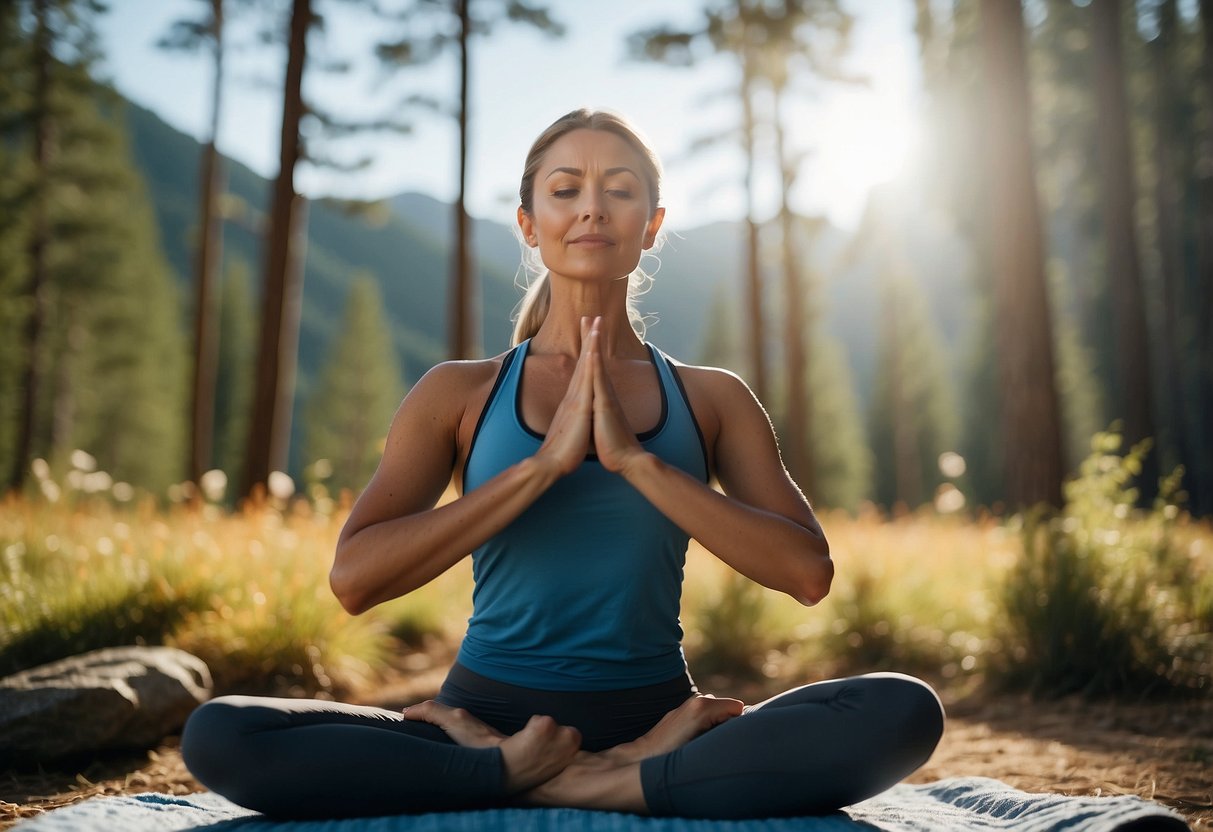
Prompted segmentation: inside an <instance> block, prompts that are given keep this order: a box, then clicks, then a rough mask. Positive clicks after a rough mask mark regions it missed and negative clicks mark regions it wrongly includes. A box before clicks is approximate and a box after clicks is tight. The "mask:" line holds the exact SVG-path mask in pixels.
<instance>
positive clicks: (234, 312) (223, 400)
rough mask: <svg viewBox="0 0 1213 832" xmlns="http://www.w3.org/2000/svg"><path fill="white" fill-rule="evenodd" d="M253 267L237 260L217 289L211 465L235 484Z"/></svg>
mask: <svg viewBox="0 0 1213 832" xmlns="http://www.w3.org/2000/svg"><path fill="white" fill-rule="evenodd" d="M255 325H256V321H254V320H253V289H252V267H251V266H250V265H249V263H248V262H247V261H245V260H241V259H236V260H234V261H232V262H231V263H230V265H228V267H227V270H226V272H225V274H224V276H223V284H222V286H221V288H220V291H219V356H218V360H217V365H218V366H217V373H216V378H215V466H216V467H217V468H219V469H220V470H222V471H223V472H224V473H226V474H227V477H228V483H229V484H235V483H238V482H240V481H241V479H242V478H243V476H244V442H245V440H246V439H247V438H248V421H249V403H250V402H251V401H252V393H253V389H252V382H253V372H252V368H253V347H254V344H255V343H256V331H255Z"/></svg>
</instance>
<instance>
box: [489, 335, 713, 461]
mask: <svg viewBox="0 0 1213 832" xmlns="http://www.w3.org/2000/svg"><path fill="white" fill-rule="evenodd" d="M644 346H645V348H646V349H647V350H648V351H649V366H651V367H652V368H653V372H654V373H656V375H657V389H658V390H660V391H661V416H659V417H658V419H657V425H656V427H653V428H650V429H649V430H646V431H645V432H644V433H638V434H636V441H638V442H647V441H649V440H650V439H652V438H653V437H654V436H656V435H657V434H659V433H661V431H662V429H663V428H665V423H666V421H667V420H668V418H669V415H670V402H669V397H668V396H667V395H666V392H665V379H664V378H663V377H662V375H661V368H660V367H658V366H657V353H656V351H655V350H654V348H653V346H652V345H651V344H645V345H644ZM527 353H528V354H529V353H530V349H529V347H528V349H527ZM525 369H526V358H523V360H522V366H521V367H519V368H518V383H517V384H516V385H514V418H515V419H516V420H517V421H518V425H519V427H521V428H522V429H523V431H525V432H526V433H527V434H528V435H530V436H533V437H535V438H536V439H538V440H540V441H542V440H545V439H547V438H548V437H547V434H546V433H540V432H539V431H537V430H534V429H532V428H531V426H530V425H528V424H527V423H526V419H524V418H523V416H522V378H523V371H524V370H525ZM691 418H692V421H694V416H692V417H691ZM700 441H702V439H701V440H700ZM469 456H470V454H469ZM585 458H586V459H588V460H591V461H597V459H598V455H597V454H595V453H594V452H593V451H590V452H589V453H587V454H586V455H585Z"/></svg>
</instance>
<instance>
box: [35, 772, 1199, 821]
mask: <svg viewBox="0 0 1213 832" xmlns="http://www.w3.org/2000/svg"><path fill="white" fill-rule="evenodd" d="M13 828H14V830H15V832H111V830H120V831H121V832H179V831H180V830H206V831H207V832H861V830H868V831H869V832H870V831H871V830H879V832H953V831H954V830H955V832H960V831H961V830H964V831H965V832H969V830H1014V832H1046V830H1049V831H1050V832H1053V831H1054V830H1065V832H1179V831H1180V830H1186V829H1188V825H1187V824H1186V823H1185V822H1184V821H1183V819H1182V818H1180V817H1179V816H1178V815H1176V814H1175V813H1173V812H1171V811H1170V810H1168V809H1166V808H1165V807H1163V806H1161V805H1159V804H1157V803H1151V802H1150V801H1147V800H1143V799H1141V798H1139V797H1131V796H1123V797H1066V796H1064V795H1056V794H1028V793H1027V792H1021V791H1018V790H1016V789H1012V788H1011V787H1010V786H1008V785H1007V784H1005V783H1001V782H999V781H997V780H991V779H989V778H986V777H953V778H949V779H947V780H939V781H937V782H935V783H926V784H923V785H916V786H911V785H906V784H902V785H898V786H894V787H893V788H891V789H889V790H888V791H887V792H884V793H883V794H880V795H877V796H876V797H874V798H872V799H870V800H866V801H864V802H863V803H858V804H856V805H854V806H851V807H848V808H847V809H846V811H845V812H835V813H834V814H831V815H823V816H818V817H801V818H774V819H770V820H741V821H737V820H728V821H708V820H685V819H681V818H643V817H637V816H635V815H624V814H618V813H615V812H591V811H585V810H581V809H491V810H484V811H477V812H447V813H441V814H426V815H399V816H395V817H382V818H357V819H350V820H312V821H274V820H269V819H267V818H264V817H262V816H261V815H258V814H256V813H254V812H250V811H249V810H247V809H242V808H240V807H239V806H236V805H235V804H233V803H230V802H228V801H227V800H225V799H223V798H222V797H219V796H218V795H216V794H212V793H209V792H203V793H201V794H194V795H186V796H184V797H172V796H169V795H163V794H140V795H133V796H129V797H96V798H93V799H91V800H86V801H83V802H81V803H76V804H74V805H72V806H66V807H64V808H62V809H56V810H54V811H52V812H48V813H46V814H45V815H41V816H39V817H37V818H34V819H32V820H28V821H25V822H24V823H19V824H17V826H15V827H13Z"/></svg>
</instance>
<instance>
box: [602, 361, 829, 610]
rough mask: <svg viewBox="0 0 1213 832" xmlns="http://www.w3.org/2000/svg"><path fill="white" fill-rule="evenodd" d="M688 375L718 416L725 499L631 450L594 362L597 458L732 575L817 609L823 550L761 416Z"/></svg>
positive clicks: (735, 392) (708, 373) (714, 383)
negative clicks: (713, 556) (789, 596)
mask: <svg viewBox="0 0 1213 832" xmlns="http://www.w3.org/2000/svg"><path fill="white" fill-rule="evenodd" d="M687 370H689V371H691V372H685V371H687ZM692 374H693V375H694V386H695V389H696V390H697V391H699V392H700V393H701V394H702V395H703V396H704V397H705V398H706V400H707V401H709V402H710V403H711V406H712V408H713V409H714V412H715V415H716V417H717V422H718V429H717V430H716V431H715V443H714V448H715V458H716V474H717V479H718V480H719V481H720V484H721V486H722V487H723V489H724V491H725V493H724V494H721V493H719V492H717V491H715V490H713V489H712V488H710V487H708V486H707V485H706V484H704V483H702V482H700V481H699V480H697V479H695V478H694V477H691V476H689V475H687V474H686V473H685V472H683V471H682V470H680V469H678V468H675V467H673V466H670V465H667V464H666V463H664V462H663V461H662V460H660V459H658V458H657V457H656V456H654V455H653V454H650V453H648V452H646V451H644V449H643V448H642V447H641V446H640V445H639V444H638V443H636V441H635V438H634V436H632V435H631V434H630V433H629V432H628V431H627V428H626V422H624V421H623V417H622V414H621V411H620V408H619V405H618V400H617V399H616V398H615V395H614V391H613V390H612V389H611V388H610V379H609V377H608V376H607V374H606V371H605V367H604V365H603V364H602V362H601V360H599V361H597V362H596V373H595V382H596V387H595V422H594V426H595V438H596V442H597V445H598V455H599V459H600V460H602V461H603V464H604V465H605V466H607V467H608V468H610V469H611V470H615V471H617V472H618V473H620V474H621V475H622V476H623V477H624V478H625V479H627V481H628V482H629V483H631V484H632V485H633V486H634V487H635V488H636V489H637V490H638V491H640V493H642V494H643V495H644V496H645V497H646V498H647V499H648V500H649V502H651V503H652V504H653V505H654V506H656V507H657V509H658V510H659V511H661V512H662V513H663V514H664V515H666V516H667V517H669V518H670V519H671V520H672V521H674V522H675V523H677V524H678V526H679V527H680V528H682V529H683V530H684V531H685V532H687V533H688V534H690V535H691V536H692V537H694V538H695V539H696V540H698V541H699V542H700V543H701V544H703V546H704V547H705V548H706V549H707V550H708V551H710V552H712V553H713V554H714V555H716V556H717V557H719V558H720V559H721V560H723V561H724V562H725V563H727V564H729V565H730V566H731V567H733V568H734V569H736V570H737V571H738V572H740V573H742V574H743V575H745V576H746V577H748V578H751V579H752V580H754V581H757V582H758V583H760V584H762V585H763V586H766V587H769V588H771V589H775V590H779V591H781V592H786V593H787V594H788V595H791V596H792V597H793V598H795V599H796V600H798V601H800V602H801V603H802V604H815V603H817V602H818V601H820V600H821V599H822V598H824V597H825V595H826V593H828V592H829V589H830V582H831V580H832V579H833V575H834V564H833V562H832V561H831V560H830V554H829V551H830V550H829V544H828V543H827V542H826V538H825V534H824V533H823V532H822V529H821V525H820V524H819V523H818V522H817V518H816V517H815V516H814V514H813V510H812V508H810V506H809V504H808V502H807V501H806V500H805V498H804V495H803V494H802V493H801V492H800V489H799V488H797V487H796V484H795V483H794V482H793V481H792V480H791V478H790V477H789V476H788V474H787V471H786V470H785V469H784V467H783V463H782V462H781V461H780V458H779V450H778V447H777V445H776V442H775V435H774V432H773V430H772V429H771V423H770V420H769V419H768V418H767V415H766V412H765V411H764V410H763V409H762V406H761V405H760V404H759V403H758V401H757V399H755V398H754V396H753V394H752V393H751V392H750V390H749V388H748V387H746V385H745V384H744V383H743V382H742V381H741V380H740V379H738V378H737V377H736V376H734V375H732V374H730V373H726V372H724V371H719V370H709V369H701V368H684V377H685V376H689V375H692ZM621 425H622V427H621ZM604 446H608V447H604Z"/></svg>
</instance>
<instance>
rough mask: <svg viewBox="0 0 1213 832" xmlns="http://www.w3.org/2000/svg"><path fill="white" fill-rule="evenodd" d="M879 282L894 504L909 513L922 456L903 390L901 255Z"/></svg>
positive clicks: (916, 502)
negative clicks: (900, 313)
mask: <svg viewBox="0 0 1213 832" xmlns="http://www.w3.org/2000/svg"><path fill="white" fill-rule="evenodd" d="M889 245H895V246H898V247H900V245H901V243H900V241H897V242H894V240H893V239H890V241H889ZM884 271H885V273H884V279H883V280H882V281H881V283H882V288H881V295H882V298H881V309H882V312H883V315H882V317H883V318H884V335H885V338H886V339H888V340H887V343H888V351H889V352H888V358H887V361H888V364H887V366H888V373H889V405H890V407H891V408H892V409H893V412H892V413H891V414H890V416H889V423H890V428H891V430H892V433H893V460H892V461H893V485H894V488H895V489H896V497H895V499H894V502H895V503H897V502H901V503H904V504H905V506H906V507H907V508H909V509H911V510H913V509H915V508H917V507H918V506H920V505H922V502H923V494H922V484H923V476H922V453H921V451H920V450H919V440H918V426H919V419H920V418H921V416H920V414H918V413H916V412H915V411H914V402H913V401H912V400H911V398H910V395H909V392H908V391H907V390H906V379H907V378H908V377H909V375H910V370H909V368H907V367H906V366H905V357H906V346H907V345H908V342H909V336H908V333H907V332H905V331H903V330H902V326H901V320H900V317H901V316H900V315H899V314H898V313H899V312H900V311H901V305H902V303H903V302H904V301H903V297H902V296H903V294H904V293H905V275H906V273H907V272H908V269H907V267H906V265H905V261H904V259H903V257H902V255H901V253H900V252H897V253H896V254H894V255H892V256H891V257H888V258H887V259H886V262H885V267H884Z"/></svg>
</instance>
